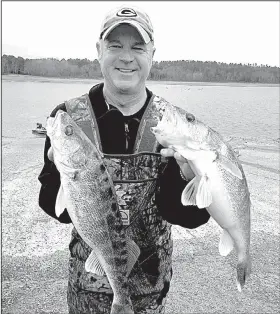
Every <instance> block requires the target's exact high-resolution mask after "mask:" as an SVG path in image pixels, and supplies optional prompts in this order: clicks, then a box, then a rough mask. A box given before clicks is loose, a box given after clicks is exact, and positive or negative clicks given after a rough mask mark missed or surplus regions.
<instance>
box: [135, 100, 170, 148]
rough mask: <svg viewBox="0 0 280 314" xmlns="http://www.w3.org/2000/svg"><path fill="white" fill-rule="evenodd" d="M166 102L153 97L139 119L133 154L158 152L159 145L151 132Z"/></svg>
mask: <svg viewBox="0 0 280 314" xmlns="http://www.w3.org/2000/svg"><path fill="white" fill-rule="evenodd" d="M166 105H168V102H167V101H166V100H164V99H163V98H161V97H158V96H155V95H153V96H152V97H151V99H150V101H149V104H148V106H147V108H146V110H145V112H144V115H143V117H142V119H141V122H140V125H139V129H138V132H137V136H136V140H135V145H134V152H135V153H140V152H153V153H156V152H158V147H159V143H158V142H157V140H156V137H155V135H154V134H153V133H152V131H151V127H154V126H156V125H157V123H158V121H159V120H160V119H161V116H162V113H163V111H164V109H165V106H166Z"/></svg>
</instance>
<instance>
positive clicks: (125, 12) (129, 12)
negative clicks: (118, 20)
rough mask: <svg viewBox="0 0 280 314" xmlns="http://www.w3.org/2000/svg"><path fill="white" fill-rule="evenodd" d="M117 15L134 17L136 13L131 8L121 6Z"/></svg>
mask: <svg viewBox="0 0 280 314" xmlns="http://www.w3.org/2000/svg"><path fill="white" fill-rule="evenodd" d="M117 16H120V17H135V16H137V13H136V12H135V11H134V10H133V9H130V8H123V9H121V10H120V11H119V12H118V13H117Z"/></svg>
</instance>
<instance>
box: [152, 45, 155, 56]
mask: <svg viewBox="0 0 280 314" xmlns="http://www.w3.org/2000/svg"><path fill="white" fill-rule="evenodd" d="M155 52H156V48H155V47H154V48H153V54H152V57H153V58H154V55H155Z"/></svg>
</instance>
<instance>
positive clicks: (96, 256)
mask: <svg viewBox="0 0 280 314" xmlns="http://www.w3.org/2000/svg"><path fill="white" fill-rule="evenodd" d="M47 135H48V136H49V137H50V140H51V145H52V148H53V155H54V163H55V165H56V167H57V169H58V171H59V172H60V180H61V186H60V190H59V192H58V196H57V200H56V208H55V210H56V214H57V216H59V215H60V214H61V213H62V212H63V210H64V208H67V211H68V213H69V215H70V217H71V220H72V223H73V225H74V226H75V228H76V229H77V231H78V233H79V234H80V235H81V237H82V238H83V240H84V241H85V242H86V243H87V244H88V245H89V246H90V247H91V248H92V252H91V254H90V256H89V257H88V259H87V260H86V263H85V269H86V271H89V272H93V273H96V274H98V275H104V274H106V275H107V278H108V280H109V282H110V285H111V287H112V290H113V292H114V299H113V304H112V308H111V314H125V313H128V314H133V313H134V311H133V307H132V302H131V300H130V295H129V287H128V283H127V277H128V275H129V273H130V271H131V270H132V268H133V266H134V264H135V263H136V261H137V259H138V257H139V255H140V249H139V247H138V246H137V245H136V243H135V242H134V241H132V240H131V239H129V238H128V237H126V235H125V233H124V230H123V225H122V220H121V215H120V211H119V208H118V205H117V196H116V193H115V189H114V185H113V182H112V179H111V177H110V175H109V173H108V171H107V169H106V167H105V166H104V164H103V160H102V157H103V155H102V154H101V152H100V151H99V150H98V149H97V148H96V147H95V146H94V145H93V143H92V142H91V141H90V140H89V138H88V137H87V136H86V135H85V133H84V132H83V131H82V130H81V129H80V128H79V127H78V125H77V124H76V123H75V122H74V121H73V120H72V118H71V117H70V116H69V115H68V114H67V113H66V112H64V111H62V110H59V111H58V112H57V114H56V116H55V117H54V118H48V120H47Z"/></svg>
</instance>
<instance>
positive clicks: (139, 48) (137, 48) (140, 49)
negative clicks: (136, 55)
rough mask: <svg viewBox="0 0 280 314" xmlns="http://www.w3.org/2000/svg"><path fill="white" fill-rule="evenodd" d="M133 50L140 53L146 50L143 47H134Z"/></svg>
mask: <svg viewBox="0 0 280 314" xmlns="http://www.w3.org/2000/svg"><path fill="white" fill-rule="evenodd" d="M133 49H134V50H138V51H143V50H144V48H142V47H133Z"/></svg>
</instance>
